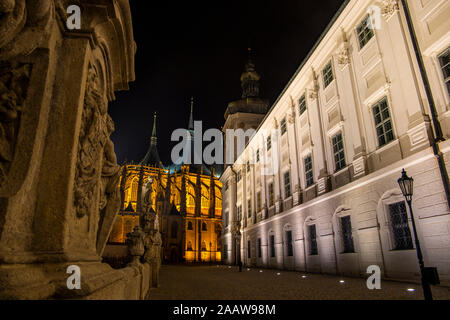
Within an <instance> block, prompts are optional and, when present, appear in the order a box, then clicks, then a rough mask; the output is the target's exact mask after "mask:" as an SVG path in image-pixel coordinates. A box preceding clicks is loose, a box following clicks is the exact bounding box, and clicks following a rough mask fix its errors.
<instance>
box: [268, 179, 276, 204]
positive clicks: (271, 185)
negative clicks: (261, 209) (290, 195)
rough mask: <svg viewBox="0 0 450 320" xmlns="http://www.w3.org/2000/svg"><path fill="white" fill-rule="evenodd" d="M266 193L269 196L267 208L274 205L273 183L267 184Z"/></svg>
mask: <svg viewBox="0 0 450 320" xmlns="http://www.w3.org/2000/svg"><path fill="white" fill-rule="evenodd" d="M267 193H268V196H269V207H272V206H274V205H275V189H274V185H273V181H272V182H270V183H269V185H268V186H267Z"/></svg>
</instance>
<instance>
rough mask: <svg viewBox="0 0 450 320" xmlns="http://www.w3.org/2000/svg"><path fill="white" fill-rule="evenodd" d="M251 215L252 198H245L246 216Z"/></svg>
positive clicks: (249, 216)
mask: <svg viewBox="0 0 450 320" xmlns="http://www.w3.org/2000/svg"><path fill="white" fill-rule="evenodd" d="M251 217H252V200H251V199H247V218H251Z"/></svg>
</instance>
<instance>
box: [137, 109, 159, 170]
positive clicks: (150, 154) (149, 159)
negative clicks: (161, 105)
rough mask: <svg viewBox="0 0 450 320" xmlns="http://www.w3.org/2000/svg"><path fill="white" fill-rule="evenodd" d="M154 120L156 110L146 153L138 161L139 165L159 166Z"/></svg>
mask: <svg viewBox="0 0 450 320" xmlns="http://www.w3.org/2000/svg"><path fill="white" fill-rule="evenodd" d="M156 120H157V115H156V111H155V113H154V114H153V129H152V136H151V138H150V146H149V148H148V150H147V153H146V154H145V157H144V159H142V160H141V162H140V163H139V164H140V165H145V166H147V165H149V166H155V167H161V166H162V165H161V160H160V158H159V154H158V149H157V148H156V144H157V141H158V138H157V137H156Z"/></svg>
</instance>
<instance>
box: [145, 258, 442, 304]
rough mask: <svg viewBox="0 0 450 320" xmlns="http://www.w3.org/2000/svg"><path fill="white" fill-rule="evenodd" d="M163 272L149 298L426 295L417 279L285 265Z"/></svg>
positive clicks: (438, 292)
mask: <svg viewBox="0 0 450 320" xmlns="http://www.w3.org/2000/svg"><path fill="white" fill-rule="evenodd" d="M261 271H262V272H261ZM304 275H306V277H303V276H304ZM160 277H161V278H160V287H159V288H156V289H152V290H151V291H150V296H149V298H150V300H277V299H282V300H292V299H295V300H302V299H305V300H308V299H321V300H326V299H338V300H342V299H344V300H349V299H364V300H379V299H405V300H409V299H423V294H422V288H421V287H420V285H418V284H411V283H404V282H396V281H384V280H381V289H380V290H369V289H367V286H366V279H363V278H347V277H338V276H329V275H319V274H305V273H302V272H292V271H283V270H270V269H254V268H251V269H250V270H248V269H247V268H243V271H242V272H238V268H237V267H234V266H233V267H228V266H222V265H220V266H217V265H212V266H209V265H208V266H204V265H200V266H191V265H164V266H162V268H161V274H160ZM342 280H343V281H344V282H343V283H341V282H340V281H342ZM408 289H414V291H408ZM432 291H433V297H434V298H435V299H445V300H450V288H448V287H441V286H439V287H437V286H433V287H432Z"/></svg>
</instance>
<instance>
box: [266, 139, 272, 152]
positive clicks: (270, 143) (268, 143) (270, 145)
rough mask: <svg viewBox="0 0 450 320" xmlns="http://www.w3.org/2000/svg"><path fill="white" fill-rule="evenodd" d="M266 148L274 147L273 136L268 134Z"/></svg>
mask: <svg viewBox="0 0 450 320" xmlns="http://www.w3.org/2000/svg"><path fill="white" fill-rule="evenodd" d="M266 149H267V151H269V150H270V149H272V136H270V135H269V136H267V139H266Z"/></svg>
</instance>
